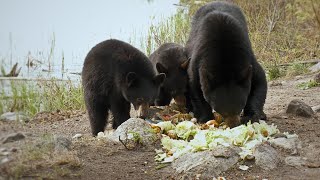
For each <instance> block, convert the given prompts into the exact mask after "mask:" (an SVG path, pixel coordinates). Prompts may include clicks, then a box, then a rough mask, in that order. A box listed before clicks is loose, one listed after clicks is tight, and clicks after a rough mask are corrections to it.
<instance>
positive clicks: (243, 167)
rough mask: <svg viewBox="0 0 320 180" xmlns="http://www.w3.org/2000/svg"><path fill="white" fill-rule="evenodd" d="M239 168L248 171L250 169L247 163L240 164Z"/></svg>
mask: <svg viewBox="0 0 320 180" xmlns="http://www.w3.org/2000/svg"><path fill="white" fill-rule="evenodd" d="M239 169H241V170H242V171H246V170H248V169H249V166H246V165H240V166H239Z"/></svg>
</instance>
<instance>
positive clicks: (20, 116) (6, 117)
mask: <svg viewBox="0 0 320 180" xmlns="http://www.w3.org/2000/svg"><path fill="white" fill-rule="evenodd" d="M29 120H30V118H29V117H28V116H27V115H25V114H24V113H22V112H6V113H4V114H2V115H1V116H0V121H20V122H28V121H29Z"/></svg>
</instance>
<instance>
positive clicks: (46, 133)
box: [0, 74, 320, 180]
mask: <svg viewBox="0 0 320 180" xmlns="http://www.w3.org/2000/svg"><path fill="white" fill-rule="evenodd" d="M313 76H314V74H311V75H305V76H300V77H295V78H292V79H283V80H278V81H274V82H270V83H269V89H268V97H267V101H266V104H265V112H266V114H267V116H268V121H267V122H268V123H274V124H276V125H277V126H278V128H279V129H280V131H281V132H285V131H287V132H290V133H296V134H298V136H299V139H300V140H301V141H302V149H301V151H300V152H299V153H300V155H301V156H302V157H306V158H307V159H308V164H307V165H305V166H301V167H290V166H288V165H286V164H285V163H284V162H282V163H281V164H280V165H279V167H278V168H276V169H274V170H272V171H264V170H262V169H260V168H259V167H256V166H255V165H254V164H253V163H252V162H239V164H241V163H244V164H246V165H249V167H250V168H249V170H247V171H242V170H239V169H238V166H235V167H234V168H233V169H230V170H228V171H227V172H224V173H222V174H221V176H222V177H225V178H226V179H319V177H320V118H319V113H317V114H316V116H315V117H312V118H303V117H297V116H293V115H288V114H286V113H285V109H286V107H287V105H288V103H289V102H290V101H291V100H293V99H299V100H302V101H304V102H305V103H306V104H308V105H310V106H316V105H319V104H320V87H314V88H310V89H307V90H301V89H299V88H297V84H299V83H301V82H306V81H308V80H309V79H311V78H313ZM13 132H22V133H25V135H26V138H25V139H24V140H20V141H16V142H12V143H6V144H0V146H1V147H0V149H1V148H6V149H7V150H9V151H10V154H9V155H6V156H4V155H2V156H1V155H0V161H1V160H3V159H4V158H6V157H7V158H8V159H9V162H6V163H3V164H0V180H1V179H11V178H12V179H16V178H17V179H20V178H21V179H112V180H113V179H174V177H172V174H173V169H172V168H170V166H168V167H161V166H159V164H157V163H156V162H155V161H154V156H155V152H154V148H144V147H142V148H138V149H134V150H127V149H126V148H125V147H124V146H123V145H121V144H115V143H112V142H106V141H102V140H97V139H96V138H93V137H91V133H90V125H89V121H88V119H87V116H86V114H85V112H81V111H72V112H44V113H40V114H38V115H37V116H36V117H35V118H34V119H33V120H32V121H30V122H28V123H24V124H23V123H18V122H0V138H1V137H4V136H6V135H7V134H10V133H13ZM77 133H80V134H82V135H83V136H82V137H81V138H78V139H72V137H73V136H74V135H75V134H77ZM53 135H61V136H65V137H68V138H70V139H72V146H71V149H70V151H68V152H61V153H57V152H56V151H55V150H54V149H53V148H52V147H50V146H49V145H48V144H46V143H43V142H45V141H47V140H48V137H49V139H50V137H52V136H53ZM41 142H42V143H41ZM191 179H194V178H191Z"/></svg>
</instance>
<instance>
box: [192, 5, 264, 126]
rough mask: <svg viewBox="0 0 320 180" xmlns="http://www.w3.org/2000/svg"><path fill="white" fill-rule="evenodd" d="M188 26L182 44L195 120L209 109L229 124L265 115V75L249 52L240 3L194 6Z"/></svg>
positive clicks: (208, 113) (209, 116) (208, 114)
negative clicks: (184, 44)
mask: <svg viewBox="0 0 320 180" xmlns="http://www.w3.org/2000/svg"><path fill="white" fill-rule="evenodd" d="M191 26H192V27H191V32H190V36H189V39H188V42H187V45H186V48H187V51H188V55H189V56H190V57H191V61H190V65H189V68H188V74H189V78H190V81H189V87H190V90H191V102H192V107H193V112H194V114H195V117H196V118H198V121H200V122H206V121H207V120H210V119H213V114H212V110H214V111H216V112H218V113H220V114H221V115H222V116H223V118H224V120H225V122H226V124H228V125H229V126H230V127H235V126H237V125H239V124H240V123H247V122H248V121H249V120H251V121H253V122H255V121H258V120H259V119H266V115H265V114H264V112H263V106H264V103H265V99H266V94H267V81H266V76H265V73H264V70H263V69H262V67H261V65H260V64H259V63H258V62H257V60H256V58H255V56H254V53H253V50H252V47H251V42H250V40H249V36H248V29H247V24H246V20H245V17H244V15H243V13H242V11H241V9H240V8H239V7H238V6H236V5H233V4H231V3H227V2H212V3H208V4H206V5H204V6H202V7H201V8H200V9H199V10H198V11H197V12H196V14H195V15H194V17H193V21H192V25H191ZM242 110H243V116H242V118H241V119H240V113H241V112H242Z"/></svg>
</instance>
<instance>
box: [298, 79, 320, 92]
mask: <svg viewBox="0 0 320 180" xmlns="http://www.w3.org/2000/svg"><path fill="white" fill-rule="evenodd" d="M319 86H320V83H318V82H316V81H315V80H310V81H308V82H303V83H300V84H298V88H299V89H302V90H306V89H310V88H313V87H319Z"/></svg>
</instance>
